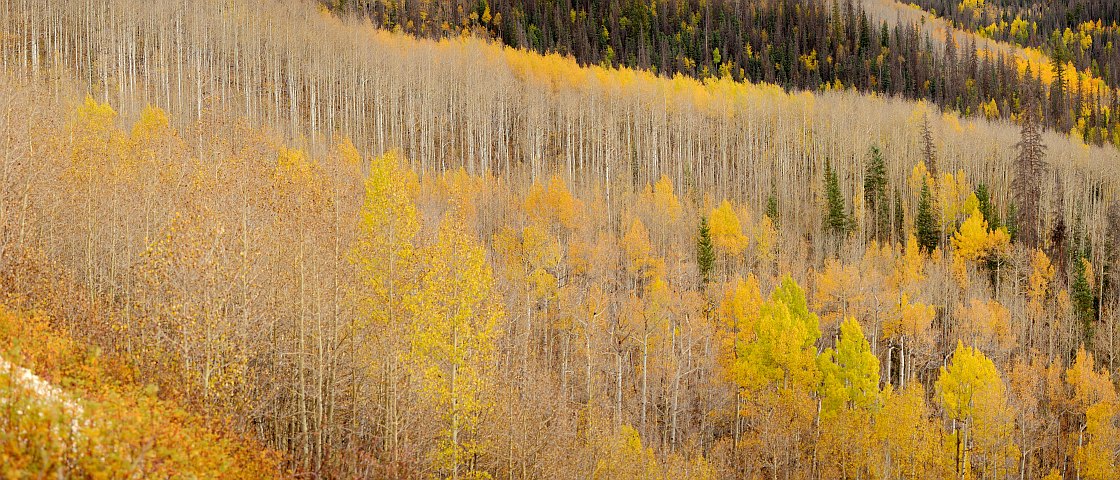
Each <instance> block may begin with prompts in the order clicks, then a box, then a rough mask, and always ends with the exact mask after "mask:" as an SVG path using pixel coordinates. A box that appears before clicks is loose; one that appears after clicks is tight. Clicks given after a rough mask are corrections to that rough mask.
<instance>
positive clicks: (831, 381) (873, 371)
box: [817, 317, 881, 478]
mask: <svg viewBox="0 0 1120 480" xmlns="http://www.w3.org/2000/svg"><path fill="white" fill-rule="evenodd" d="M819 360H820V369H821V377H822V381H821V387H820V396H821V414H820V416H821V419H820V427H819V428H820V430H819V436H818V446H817V455H818V456H819V458H820V459H821V462H822V470H823V473H824V474H825V475H826V476H830V477H842V478H858V477H861V476H865V475H867V474H868V472H870V470H871V464H870V460H871V458H872V455H873V452H872V449H873V446H872V443H871V440H872V434H871V433H872V432H871V414H872V413H873V412H874V411H875V410H877V409H878V408H879V407H880V406H881V395H880V391H879V359H878V358H876V357H875V355H874V354H872V353H871V346H870V345H869V344H868V342H867V339H866V338H865V337H864V335H863V328H862V327H860V324H859V322H857V321H856V320H855V319H854V318H852V317H848V318H847V319H845V320H844V323H842V324H840V338H839V340H837V342H836V347H835V348H834V349H833V348H829V349H827V350H825V351H824V352H823V353H822V354H821V356H820V357H819Z"/></svg>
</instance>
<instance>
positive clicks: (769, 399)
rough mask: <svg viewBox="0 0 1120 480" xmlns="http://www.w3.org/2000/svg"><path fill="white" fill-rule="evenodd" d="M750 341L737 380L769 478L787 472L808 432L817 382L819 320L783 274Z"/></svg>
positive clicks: (739, 363) (754, 443) (743, 351)
mask: <svg viewBox="0 0 1120 480" xmlns="http://www.w3.org/2000/svg"><path fill="white" fill-rule="evenodd" d="M750 334H751V337H752V338H751V340H750V341H748V342H746V343H745V344H743V345H741V346H740V347H739V349H738V350H739V355H738V357H737V363H736V368H735V369H734V374H735V382H736V384H737V385H739V386H740V388H742V389H743V393H744V398H745V399H747V401H746V402H745V405H744V406H743V412H744V416H745V418H746V420H747V424H748V428H749V429H750V430H751V435H749V439H750V443H751V444H752V449H754V450H757V451H758V452H759V453H760V454H761V457H762V458H761V460H762V462H763V465H765V468H766V469H767V470H768V471H769V472H770V475H771V476H777V475H779V474H780V472H788V470H787V469H788V468H790V467H791V465H792V464H793V463H794V462H795V461H796V458H797V453H796V452H798V451H799V450H798V445H801V444H802V442H803V441H805V440H806V439H807V438H808V435H810V429H811V426H812V423H813V420H814V417H815V415H816V412H817V408H816V405H815V403H816V402H815V401H814V400H813V394H814V392H816V390H817V387H818V385H819V384H820V368H819V367H818V363H817V351H816V341H817V339H819V338H820V335H821V333H820V321H819V319H818V318H817V315H816V314H815V313H811V312H810V311H809V308H808V304H807V302H806V300H805V293H804V291H803V290H801V287H800V286H798V285H797V283H796V282H794V281H793V279H792V278H790V277H789V276H786V277H785V278H784V279H783V280H782V282H781V284H780V285H779V286H778V287H777V288H776V289H775V290H774V292H773V293H771V295H770V299H769V300H768V301H766V302H764V303H763V304H762V305H761V306H760V308H759V316H758V319H757V321H755V322H754V323H753V325H751V329H750Z"/></svg>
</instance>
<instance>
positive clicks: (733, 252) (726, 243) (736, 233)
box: [708, 200, 749, 262]
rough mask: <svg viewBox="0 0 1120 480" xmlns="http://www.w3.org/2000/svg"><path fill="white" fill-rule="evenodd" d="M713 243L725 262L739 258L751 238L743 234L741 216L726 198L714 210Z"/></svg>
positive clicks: (710, 221)
mask: <svg viewBox="0 0 1120 480" xmlns="http://www.w3.org/2000/svg"><path fill="white" fill-rule="evenodd" d="M708 222H709V224H710V225H711V229H712V230H711V232H712V243H713V244H714V245H715V247H716V250H717V251H718V252H719V253H720V254H721V256H722V257H724V259H725V262H727V261H729V260H734V259H738V258H739V256H740V255H742V253H743V250H744V249H746V248H747V243H748V242H749V240H748V239H747V237H746V235H743V227H742V225H740V223H739V216H738V215H737V214H736V213H735V209H734V208H732V207H731V202H728V201H727V200H724V201H723V203H720V204H719V207H716V208H715V209H714V210H712V213H711V219H710V220H709V221H708Z"/></svg>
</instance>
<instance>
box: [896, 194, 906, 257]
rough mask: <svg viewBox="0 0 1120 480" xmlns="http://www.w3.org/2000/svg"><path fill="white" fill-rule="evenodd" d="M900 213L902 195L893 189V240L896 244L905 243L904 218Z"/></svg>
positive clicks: (901, 212)
mask: <svg viewBox="0 0 1120 480" xmlns="http://www.w3.org/2000/svg"><path fill="white" fill-rule="evenodd" d="M904 215H905V213H903V211H902V193H901V192H899V191H898V189H897V188H895V189H894V239H895V241H896V242H899V243H904V242H905V241H906V231H905V230H906V218H905V216H904Z"/></svg>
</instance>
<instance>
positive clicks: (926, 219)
mask: <svg viewBox="0 0 1120 480" xmlns="http://www.w3.org/2000/svg"><path fill="white" fill-rule="evenodd" d="M914 228H915V229H917V230H918V245H920V246H921V247H922V249H923V250H925V251H926V252H932V251H934V250H935V249H936V248H937V246H938V244H939V243H940V242H941V229H940V228H939V227H938V225H937V220H935V219H934V218H933V199H932V195H931V194H930V192H929V184H927V183H923V184H922V196H921V197H920V198H919V199H918V216H917V218H915V219H914Z"/></svg>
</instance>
